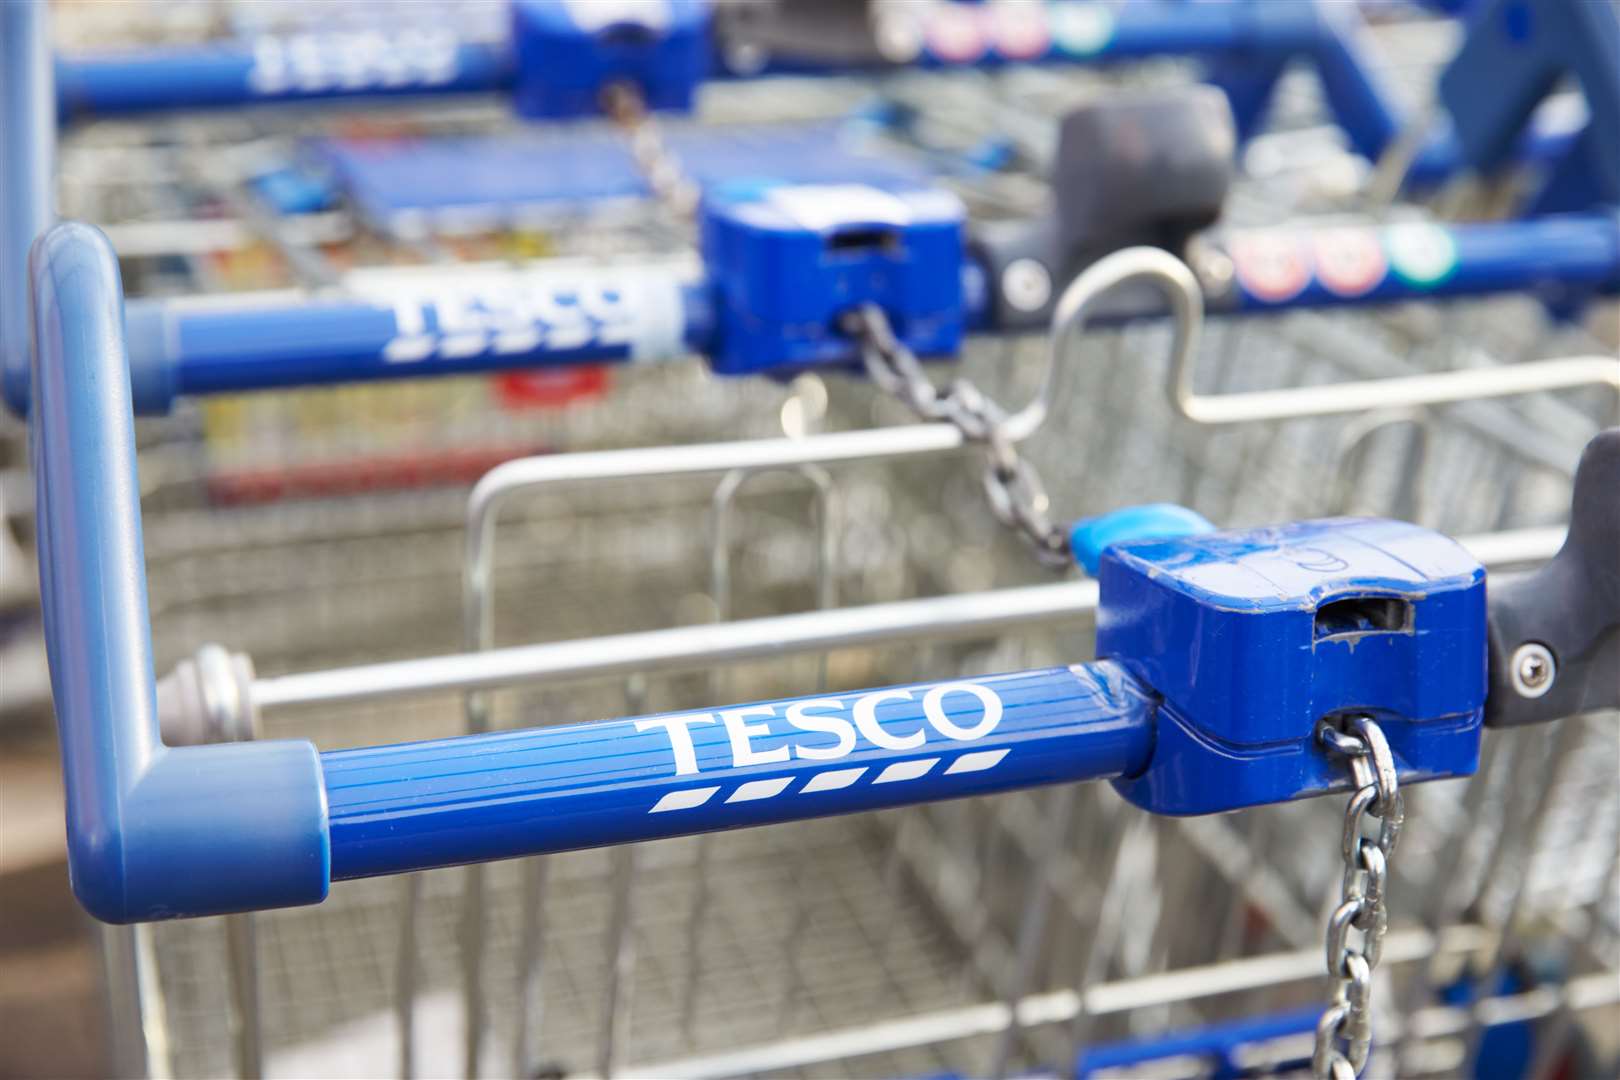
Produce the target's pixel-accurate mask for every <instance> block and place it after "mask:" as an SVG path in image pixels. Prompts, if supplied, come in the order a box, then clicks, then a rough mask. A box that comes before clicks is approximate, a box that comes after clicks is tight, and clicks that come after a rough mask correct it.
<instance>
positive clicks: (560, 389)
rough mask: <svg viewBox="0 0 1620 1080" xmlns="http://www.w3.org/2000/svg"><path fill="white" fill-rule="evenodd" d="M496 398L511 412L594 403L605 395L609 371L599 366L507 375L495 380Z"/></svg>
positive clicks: (501, 375)
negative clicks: (582, 402) (579, 402)
mask: <svg viewBox="0 0 1620 1080" xmlns="http://www.w3.org/2000/svg"><path fill="white" fill-rule="evenodd" d="M494 383H495V397H496V400H498V401H499V402H500V403H501V407H502V408H504V409H508V410H511V411H513V412H520V411H522V410H524V409H556V408H561V407H562V406H565V405H572V404H573V403H574V402H576V401H594V400H595V399H597V398H600V397H603V396H605V395H606V394H607V392H608V389H609V385H610V384H609V376H608V369H607V368H606V367H605V366H602V365H596V366H592V367H575V368H542V369H540V370H537V371H506V372H502V373H501V374H499V375H497V376H495V378H494Z"/></svg>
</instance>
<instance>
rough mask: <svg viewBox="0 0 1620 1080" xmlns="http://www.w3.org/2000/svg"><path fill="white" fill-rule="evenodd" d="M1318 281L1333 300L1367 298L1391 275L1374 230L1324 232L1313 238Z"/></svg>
mask: <svg viewBox="0 0 1620 1080" xmlns="http://www.w3.org/2000/svg"><path fill="white" fill-rule="evenodd" d="M1311 254H1312V255H1313V257H1314V262H1315V263H1316V280H1317V281H1318V282H1320V283H1321V285H1322V288H1324V289H1326V290H1327V291H1328V292H1330V293H1332V294H1333V295H1334V296H1341V297H1346V298H1348V297H1356V296H1366V295H1367V294H1368V293H1370V292H1372V291H1373V290H1374V289H1376V288H1377V287H1378V283H1379V282H1381V281H1383V280H1384V275H1385V274H1386V273H1388V271H1389V264H1388V263H1386V262H1385V261H1384V248H1383V245H1381V244H1380V243H1379V242H1378V234H1377V233H1376V232H1374V231H1373V230H1372V229H1324V230H1322V231H1320V232H1318V233H1316V234H1315V235H1313V236H1312V237H1311Z"/></svg>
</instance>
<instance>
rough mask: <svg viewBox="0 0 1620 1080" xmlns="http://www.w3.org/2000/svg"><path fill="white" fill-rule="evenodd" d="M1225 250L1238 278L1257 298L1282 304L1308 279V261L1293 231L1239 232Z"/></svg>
mask: <svg viewBox="0 0 1620 1080" xmlns="http://www.w3.org/2000/svg"><path fill="white" fill-rule="evenodd" d="M1228 251H1229V252H1230V253H1231V256H1232V266H1233V268H1234V269H1235V270H1236V271H1237V278H1238V282H1239V283H1240V284H1241V285H1242V286H1243V291H1244V292H1247V293H1248V294H1250V295H1251V296H1253V297H1255V298H1256V299H1257V300H1264V301H1266V302H1267V303H1271V304H1281V303H1285V302H1286V301H1289V300H1292V299H1293V298H1294V297H1296V296H1298V295H1299V294H1300V293H1302V292H1304V291H1305V286H1307V285H1309V284H1310V283H1311V262H1310V258H1309V255H1308V254H1307V252H1306V250H1305V245H1304V243H1302V242H1301V240H1300V237H1299V234H1298V233H1295V232H1284V231H1270V232H1247V233H1239V234H1237V235H1236V236H1234V237H1232V240H1231V244H1230V246H1229V247H1228Z"/></svg>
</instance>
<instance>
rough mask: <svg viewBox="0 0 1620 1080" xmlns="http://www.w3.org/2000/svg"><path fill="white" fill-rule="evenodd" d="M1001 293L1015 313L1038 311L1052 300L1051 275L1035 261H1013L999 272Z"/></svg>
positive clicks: (1027, 259) (1026, 259)
mask: <svg viewBox="0 0 1620 1080" xmlns="http://www.w3.org/2000/svg"><path fill="white" fill-rule="evenodd" d="M1001 293H1002V295H1003V296H1005V297H1006V298H1007V303H1008V304H1010V305H1011V306H1012V308H1013V310H1015V311H1026V312H1028V311H1039V310H1041V308H1043V307H1045V306H1046V302H1047V301H1048V300H1050V299H1051V298H1052V274H1051V272H1050V271H1048V270H1047V269H1046V267H1044V266H1042V265H1041V264H1040V263H1039V262H1038V261H1036V260H1035V259H1029V258H1024V259H1014V260H1013V261H1012V262H1010V263H1008V264H1007V268H1006V269H1005V270H1003V271H1002V272H1001Z"/></svg>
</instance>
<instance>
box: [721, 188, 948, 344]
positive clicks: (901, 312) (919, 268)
mask: <svg viewBox="0 0 1620 1080" xmlns="http://www.w3.org/2000/svg"><path fill="white" fill-rule="evenodd" d="M702 216H703V220H702V231H703V259H704V263H705V265H706V266H708V268H709V271H710V273H711V274H712V275H713V278H714V282H713V288H714V291H715V298H716V304H717V312H716V316H717V322H718V325H717V328H716V329H717V336H718V343H717V345H716V346H715V347H714V348H713V349H712V350H711V362H712V363H713V366H714V368H715V370H716V371H719V372H722V373H724V374H728V375H747V374H752V373H755V372H760V371H770V370H777V371H780V370H782V369H783V368H796V367H811V366H815V365H818V364H849V363H855V362H857V361H858V359H859V354H858V351H857V349H856V345H855V342H854V341H852V340H851V339H850V337H849V336H848V335H847V334H846V333H844V332H843V331H842V330H840V329H839V327H838V320H839V317H840V316H841V315H843V314H844V313H845V312H848V311H850V310H851V309H853V308H856V307H859V306H860V305H862V304H868V303H871V304H876V305H878V306H879V307H880V308H882V309H883V312H884V314H885V315H886V316H887V317H888V319H889V322H890V324H891V325H892V327H893V329H894V333H895V335H896V337H898V338H899V340H900V341H901V342H902V343H903V344H905V345H906V346H907V347H908V348H910V349H911V350H912V351H913V352H915V353H917V354H919V355H923V356H942V355H950V354H954V353H955V352H956V351H957V350H958V349H959V348H960V346H961V342H962V332H963V323H964V313H963V294H962V266H963V259H964V257H965V256H964V247H963V240H962V235H963V223H964V217H965V215H964V212H963V209H962V204H961V203H960V202H959V201H957V199H956V197H955V196H954V195H951V194H950V193H949V192H945V191H939V190H935V189H928V188H917V189H894V190H890V189H882V188H878V187H873V186H867V185H861V184H829V185H785V184H743V183H737V184H728V185H722V186H721V187H719V188H717V189H715V190H714V191H711V192H710V193H709V195H707V196H706V198H705V200H704V206H703V215H702Z"/></svg>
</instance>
